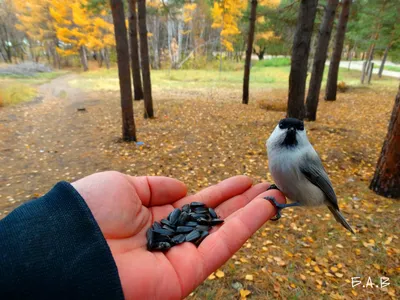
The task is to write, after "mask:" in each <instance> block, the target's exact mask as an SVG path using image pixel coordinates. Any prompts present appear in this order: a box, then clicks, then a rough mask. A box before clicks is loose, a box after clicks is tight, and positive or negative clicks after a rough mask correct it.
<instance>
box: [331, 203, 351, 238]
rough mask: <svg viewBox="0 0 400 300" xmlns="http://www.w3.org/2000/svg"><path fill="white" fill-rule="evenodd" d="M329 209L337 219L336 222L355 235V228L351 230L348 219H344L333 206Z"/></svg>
mask: <svg viewBox="0 0 400 300" xmlns="http://www.w3.org/2000/svg"><path fill="white" fill-rule="evenodd" d="M328 208H329V210H330V211H331V213H332V214H333V216H334V217H335V219H336V221H338V222H339V223H340V224H342V225H343V227H344V228H346V229H347V230H348V231H350V232H351V233H352V234H355V232H354V230H353V228H351V226H350V224H349V223H348V222H347V221H346V219H345V218H344V217H343V215H342V213H341V212H340V211H339V210H338V209H336V208H333V207H331V206H328Z"/></svg>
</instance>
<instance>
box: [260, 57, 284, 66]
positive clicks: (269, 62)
mask: <svg viewBox="0 0 400 300" xmlns="http://www.w3.org/2000/svg"><path fill="white" fill-rule="evenodd" d="M254 66H255V67H285V66H290V58H288V57H275V58H271V59H264V60H260V61H258V62H257V63H255V64H254Z"/></svg>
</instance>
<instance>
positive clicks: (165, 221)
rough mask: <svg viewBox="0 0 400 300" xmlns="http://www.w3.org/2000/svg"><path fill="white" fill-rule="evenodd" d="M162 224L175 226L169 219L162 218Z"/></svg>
mask: <svg viewBox="0 0 400 300" xmlns="http://www.w3.org/2000/svg"><path fill="white" fill-rule="evenodd" d="M161 224H163V225H167V226H170V227H173V226H174V225H172V223H171V222H170V221H168V220H167V219H162V220H161Z"/></svg>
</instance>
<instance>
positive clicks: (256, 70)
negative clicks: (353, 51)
mask: <svg viewBox="0 0 400 300" xmlns="http://www.w3.org/2000/svg"><path fill="white" fill-rule="evenodd" d="M279 59H281V58H279ZM266 61H267V60H266ZM261 62H263V61H261ZM328 69H329V68H325V73H324V77H323V83H322V89H325V85H326V79H327V75H328ZM289 73H290V66H281V67H266V68H264V67H257V66H255V67H253V68H252V69H251V74H250V92H265V90H267V89H286V96H287V89H288V82H289ZM360 74H361V73H360V71H357V70H347V68H341V69H340V72H339V77H338V81H343V82H344V83H345V85H346V86H347V87H349V88H354V87H357V88H371V87H372V88H375V87H386V86H396V85H397V83H396V82H397V81H396V80H395V79H393V78H390V77H385V76H384V77H382V78H378V76H377V75H376V74H374V75H373V77H372V83H371V85H366V84H364V85H361V83H360ZM310 78H311V74H310V73H308V74H307V83H308V81H309V80H310ZM151 80H152V87H153V89H154V90H155V91H157V90H162V91H167V90H173V91H178V90H179V91H182V92H183V91H185V90H195V91H199V90H203V91H204V90H206V91H212V90H213V89H229V90H230V91H238V90H241V89H242V85H243V66H242V69H241V70H238V71H222V72H219V71H218V70H215V69H210V70H204V69H203V70H193V69H192V70H189V69H188V70H152V71H151ZM69 83H70V85H71V86H72V87H76V88H81V89H83V90H97V91H99V90H110V91H118V90H119V82H118V73H117V69H116V68H113V69H110V70H106V69H99V70H96V71H90V72H86V73H82V74H80V77H79V79H75V80H72V81H70V82H69ZM285 101H286V100H285Z"/></svg>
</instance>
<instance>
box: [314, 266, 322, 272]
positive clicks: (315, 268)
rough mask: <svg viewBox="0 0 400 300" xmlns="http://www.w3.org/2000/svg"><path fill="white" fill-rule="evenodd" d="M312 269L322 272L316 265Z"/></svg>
mask: <svg viewBox="0 0 400 300" xmlns="http://www.w3.org/2000/svg"><path fill="white" fill-rule="evenodd" d="M314 271H315V272H317V273H320V274H321V273H322V271H321V269H320V268H319V267H318V266H314Z"/></svg>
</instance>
